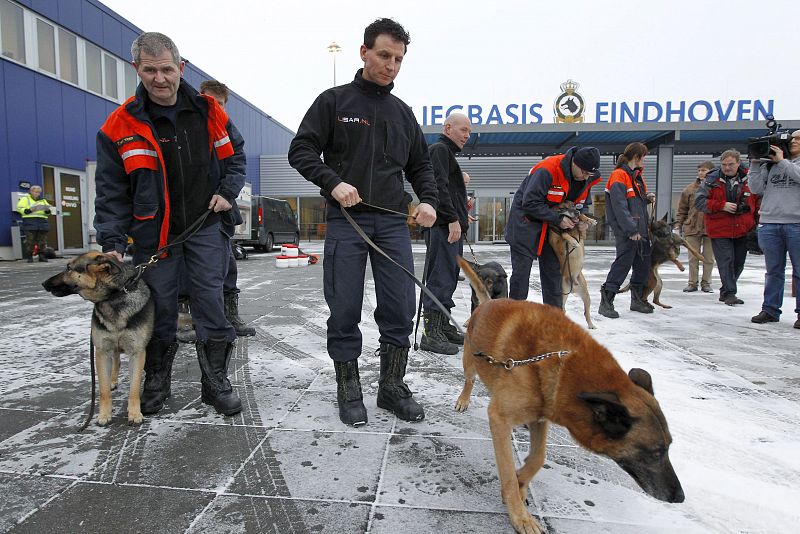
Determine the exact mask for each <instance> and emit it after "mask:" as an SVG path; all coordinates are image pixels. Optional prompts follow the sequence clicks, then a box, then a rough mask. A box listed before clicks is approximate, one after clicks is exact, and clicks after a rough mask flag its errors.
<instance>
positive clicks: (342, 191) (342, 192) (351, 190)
mask: <svg viewBox="0 0 800 534" xmlns="http://www.w3.org/2000/svg"><path fill="white" fill-rule="evenodd" d="M331 196H332V197H333V198H334V200H336V202H338V203H339V204H341V205H342V206H343V207H345V208H350V207H353V206H355V205H356V204H358V203H359V202H361V196H360V195H359V194H358V189H356V188H355V187H353V186H352V185H350V184H348V183H345V182H342V183H340V184H339V185H337V186H336V187H334V188H333V191H331Z"/></svg>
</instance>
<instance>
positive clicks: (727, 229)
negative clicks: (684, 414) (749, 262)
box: [695, 149, 756, 306]
mask: <svg viewBox="0 0 800 534" xmlns="http://www.w3.org/2000/svg"><path fill="white" fill-rule="evenodd" d="M695 206H696V207H697V209H698V210H700V211H702V212H703V213H705V223H706V233H707V234H708V237H710V238H711V247H712V248H713V250H714V257H715V258H716V260H717V270H718V271H719V277H720V279H721V281H722V287H721V288H720V290H719V300H720V301H721V302H724V303H725V304H727V305H728V306H735V305H736V304H744V301H743V300H742V299H740V298H738V297H737V296H736V281H737V280H738V279H739V275H741V274H742V270H743V269H744V262H745V259H746V258H747V233H748V232H749V231H750V230H751V229H752V228H753V226H755V218H754V214H755V211H756V197H755V195H752V194H751V193H750V188H749V187H748V186H747V169H745V168H744V167H743V166H742V164H741V155H740V154H739V152H738V151H737V150H733V149H730V150H726V151H725V152H723V153H722V155H721V156H720V168H717V169H714V170H712V171H711V172H709V173H708V174H706V178H705V180H704V181H703V183H702V184H701V185H700V189H698V191H697V195H696V196H695Z"/></svg>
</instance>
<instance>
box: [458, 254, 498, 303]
mask: <svg viewBox="0 0 800 534" xmlns="http://www.w3.org/2000/svg"><path fill="white" fill-rule="evenodd" d="M456 259H458V265H459V266H460V267H461V272H463V273H464V276H466V277H467V278H469V285H471V286H472V289H474V290H475V295H476V296H477V297H478V304H483V303H484V302H488V301H490V300H492V297H491V296H489V292H488V291H486V286H484V285H483V281H482V280H481V279H480V278H478V275H477V274H475V271H473V270H472V265H470V263H469V262H468V261H467V260H465V259H464V258H462V257H461V256H456Z"/></svg>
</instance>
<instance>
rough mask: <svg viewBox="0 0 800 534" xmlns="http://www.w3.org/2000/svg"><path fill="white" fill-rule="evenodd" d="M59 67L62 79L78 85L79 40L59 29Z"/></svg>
mask: <svg viewBox="0 0 800 534" xmlns="http://www.w3.org/2000/svg"><path fill="white" fill-rule="evenodd" d="M58 64H59V65H58V66H59V71H60V72H61V79H62V80H64V81H67V82H70V83H74V84H75V85H78V39H77V38H76V37H75V36H74V35H72V34H71V33H69V32H68V31H64V30H62V29H61V28H59V29H58Z"/></svg>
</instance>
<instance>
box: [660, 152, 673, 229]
mask: <svg viewBox="0 0 800 534" xmlns="http://www.w3.org/2000/svg"><path fill="white" fill-rule="evenodd" d="M674 155H675V146H674V145H659V146H658V152H657V156H656V157H657V160H656V208H655V209H656V212H655V214H656V219H660V218H661V217H663V216H664V214H665V213H667V212H669V216H668V217H667V220H668V221H669V222H670V223H671V222H672V219H673V215H674V213H673V211H672V169H673V163H674V162H673V158H674Z"/></svg>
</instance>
